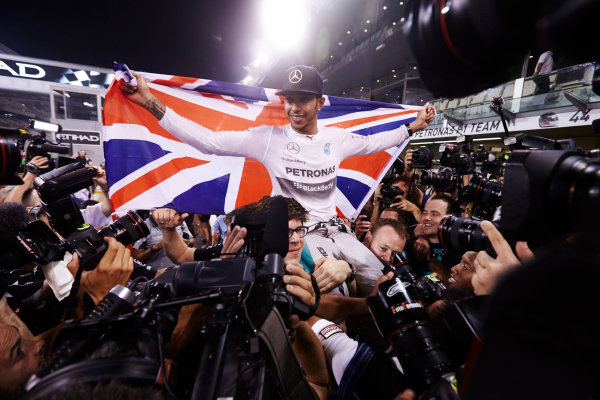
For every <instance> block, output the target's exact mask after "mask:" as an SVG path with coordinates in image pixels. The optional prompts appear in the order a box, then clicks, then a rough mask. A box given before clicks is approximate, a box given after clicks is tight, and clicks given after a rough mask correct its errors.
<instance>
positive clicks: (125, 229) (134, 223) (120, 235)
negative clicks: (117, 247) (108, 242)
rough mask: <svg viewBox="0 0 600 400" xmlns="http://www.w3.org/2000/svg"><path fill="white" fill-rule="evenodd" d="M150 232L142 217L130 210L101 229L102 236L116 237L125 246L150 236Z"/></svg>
mask: <svg viewBox="0 0 600 400" xmlns="http://www.w3.org/2000/svg"><path fill="white" fill-rule="evenodd" d="M149 233H150V230H149V229H148V226H147V225H146V223H145V222H144V221H143V220H142V217H140V216H139V215H138V214H137V213H136V212H134V211H129V212H128V213H127V214H125V215H124V216H122V217H121V218H119V219H118V220H116V221H115V222H113V223H112V224H110V225H108V226H105V227H104V228H102V229H101V230H100V236H102V237H107V236H108V237H114V238H115V239H117V240H118V241H119V242H121V243H122V244H123V245H125V246H129V245H130V244H133V243H135V242H137V241H138V240H139V239H141V238H143V237H146V236H148V234H149Z"/></svg>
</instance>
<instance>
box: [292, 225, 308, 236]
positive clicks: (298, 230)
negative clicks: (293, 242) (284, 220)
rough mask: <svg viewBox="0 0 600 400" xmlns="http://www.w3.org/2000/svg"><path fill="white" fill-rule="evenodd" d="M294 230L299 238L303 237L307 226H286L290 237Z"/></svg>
mask: <svg viewBox="0 0 600 400" xmlns="http://www.w3.org/2000/svg"><path fill="white" fill-rule="evenodd" d="M294 232H296V233H297V234H298V237H299V238H303V237H304V236H306V232H308V228H307V227H306V226H299V227H297V228H295V229H290V228H288V234H289V237H290V239H291V238H292V236H293V235H294Z"/></svg>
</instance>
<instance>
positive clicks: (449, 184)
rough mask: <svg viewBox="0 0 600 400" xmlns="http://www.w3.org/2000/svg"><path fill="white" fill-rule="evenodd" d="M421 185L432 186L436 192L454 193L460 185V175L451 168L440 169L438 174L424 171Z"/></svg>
mask: <svg viewBox="0 0 600 400" xmlns="http://www.w3.org/2000/svg"><path fill="white" fill-rule="evenodd" d="M421 183H422V184H423V185H430V186H432V187H433V189H434V190H435V191H436V192H445V193H452V192H454V190H455V189H456V187H457V185H458V175H456V173H455V171H454V170H452V169H450V168H440V169H439V170H438V172H437V173H435V172H427V171H423V173H422V174H421Z"/></svg>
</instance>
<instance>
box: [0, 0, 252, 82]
mask: <svg viewBox="0 0 600 400" xmlns="http://www.w3.org/2000/svg"><path fill="white" fill-rule="evenodd" d="M7 3H8V4H7ZM45 3H46V5H42V4H41V2H26V1H11V2H5V3H4V4H3V6H2V11H1V12H0V43H2V44H4V45H6V46H7V47H9V48H11V49H12V50H14V51H16V52H17V53H19V54H21V55H23V56H27V57H34V58H43V59H49V60H57V61H67V62H72V63H78V64H85V65H91V66H98V67H104V68H111V67H112V61H113V60H117V61H120V62H125V63H127V64H128V65H129V67H130V68H132V69H134V70H141V71H148V72H155V73H164V74H173V75H183V76H194V77H201V78H206V79H216V80H223V81H230V82H235V81H239V80H240V79H242V78H243V77H244V76H245V75H246V72H245V71H244V70H243V69H242V66H244V65H247V64H248V63H249V62H251V61H252V58H253V57H254V54H253V53H252V49H253V48H254V46H253V43H254V41H255V40H256V38H257V37H258V33H259V32H258V31H259V29H258V24H257V22H256V21H257V17H256V12H255V10H254V8H255V5H256V3H257V1H255V0H212V1H199V0H192V1H186V0H168V1H126V0H122V1H91V2H87V1H86V2H84V1H58V2H45Z"/></svg>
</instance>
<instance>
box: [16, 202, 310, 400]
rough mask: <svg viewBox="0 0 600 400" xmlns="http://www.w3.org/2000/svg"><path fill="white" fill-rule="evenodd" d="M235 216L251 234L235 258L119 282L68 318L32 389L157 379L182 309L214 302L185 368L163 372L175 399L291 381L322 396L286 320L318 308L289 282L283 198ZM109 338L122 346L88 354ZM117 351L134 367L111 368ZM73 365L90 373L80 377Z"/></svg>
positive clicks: (183, 359)
mask: <svg viewBox="0 0 600 400" xmlns="http://www.w3.org/2000/svg"><path fill="white" fill-rule="evenodd" d="M279 200H280V201H279ZM234 219H235V222H234V223H235V224H237V225H239V226H242V227H245V228H246V229H247V230H248V233H249V234H250V238H251V239H250V241H249V242H251V244H249V245H248V246H247V247H246V248H244V249H242V250H241V251H240V253H239V255H238V257H236V258H224V259H220V260H214V261H200V262H186V263H183V264H181V265H180V266H177V267H171V268H169V269H167V270H166V272H165V273H163V274H162V275H160V276H159V277H158V278H155V279H153V280H151V281H149V282H147V283H143V284H142V286H143V287H142V288H139V284H138V283H134V282H132V283H131V284H130V287H127V288H125V287H123V286H116V287H115V288H113V289H112V290H111V292H110V293H109V294H108V295H107V296H106V297H105V298H104V299H103V300H102V301H101V302H100V303H98V305H97V306H96V307H95V308H94V310H93V311H92V312H91V313H90V314H89V316H88V317H86V319H84V320H83V321H67V322H66V323H65V328H63V332H61V334H59V338H57V342H58V345H57V347H58V348H56V349H55V350H54V351H53V354H52V356H51V357H50V359H49V360H47V362H46V363H45V364H44V366H43V367H42V368H41V369H40V371H38V373H37V374H36V376H35V377H34V379H32V380H30V383H29V384H28V390H29V393H28V396H29V397H28V398H32V399H33V398H35V399H38V398H39V399H41V398H45V397H44V396H45V395H47V393H48V392H51V391H52V390H57V388H59V387H60V386H61V385H65V384H72V383H77V384H78V383H80V382H81V381H83V380H84V379H85V382H90V381H91V382H96V381H99V380H103V379H104V380H106V379H136V380H138V381H141V382H142V383H144V384H148V385H152V384H153V383H155V381H156V376H157V373H158V371H160V368H161V367H162V368H164V365H163V353H162V351H163V350H162V346H163V344H164V343H166V342H167V341H168V339H169V337H170V335H171V333H172V331H173V329H174V327H175V325H176V323H177V314H178V312H179V308H180V307H181V306H183V305H189V304H195V303H202V304H203V305H206V306H211V307H212V311H211V313H210V314H209V316H208V317H207V318H206V320H205V324H204V326H203V329H202V330H201V331H200V332H199V333H198V335H197V336H196V337H195V338H193V339H192V342H191V344H190V346H189V347H187V348H186V350H185V351H183V352H182V353H181V354H180V355H179V357H178V358H177V364H178V365H179V367H178V366H175V367H174V368H173V370H172V371H171V372H172V373H173V374H174V376H175V379H174V380H170V379H165V387H166V388H167V390H168V391H169V393H170V394H171V395H172V396H173V397H174V398H184V397H185V398H191V399H217V398H234V397H236V398H237V397H238V396H239V395H240V393H241V394H242V395H241V397H243V398H248V399H257V400H258V399H271V398H278V397H283V398H289V397H292V396H290V392H291V390H293V391H294V396H295V397H294V398H308V399H310V398H316V397H315V395H314V392H312V389H311V388H310V386H309V385H308V382H307V381H306V379H305V377H304V375H303V371H302V369H301V368H300V366H299V364H298V363H297V361H296V358H295V356H294V353H293V352H292V348H291V344H290V342H289V338H288V333H287V331H286V329H285V326H284V324H283V321H284V320H286V319H287V318H288V317H289V316H290V315H291V314H292V313H296V314H298V315H300V317H301V319H306V318H308V317H309V316H310V315H312V313H313V312H314V310H311V309H309V308H308V306H306V305H305V304H304V303H301V302H299V301H297V299H296V298H295V297H294V296H292V295H290V294H289V293H287V292H286V291H285V289H284V284H283V280H282V277H283V274H284V271H285V265H284V263H283V257H284V256H285V255H286V253H287V251H288V234H287V233H288V229H287V228H288V224H287V221H288V215H287V205H286V203H285V200H283V199H277V198H275V199H273V200H272V201H271V203H270V208H269V212H268V213H266V214H264V213H255V214H237V215H235V217H234ZM136 284H138V286H135V285H136ZM313 286H314V285H313ZM317 293H318V292H317ZM144 338H145V339H144ZM106 341H113V342H116V344H115V345H114V346H113V347H118V348H121V347H124V348H125V350H124V351H122V352H121V353H119V354H116V355H114V356H109V357H110V358H98V357H97V356H96V357H95V358H96V359H89V358H90V357H89V355H90V354H92V353H95V351H96V350H97V349H98V348H100V347H102V346H103V345H104V343H105V342H106ZM134 350H135V351H134ZM132 354H135V356H133V357H132ZM119 357H120V358H119ZM115 358H116V359H117V360H119V361H120V362H121V363H125V364H124V365H127V366H128V368H116V367H115V368H113V371H110V369H107V368H106V363H108V362H110V361H111V360H114V359H115ZM279 360H283V361H281V362H283V363H284V365H285V370H284V371H283V370H281V368H279V365H280V364H279ZM94 368H96V369H94ZM72 370H80V371H87V373H82V374H80V375H79V376H76V377H74V376H73V375H72V374H71V371H72ZM90 371H95V372H96V374H94V373H91V372H90ZM109 372H110V373H109ZM144 372H145V373H144ZM171 385H173V386H171Z"/></svg>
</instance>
